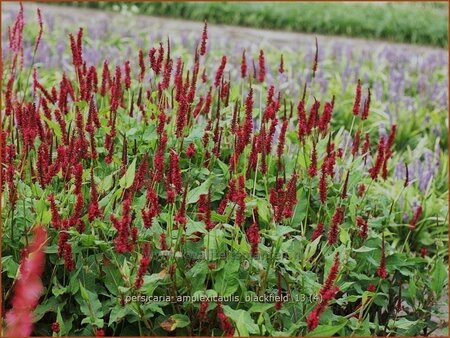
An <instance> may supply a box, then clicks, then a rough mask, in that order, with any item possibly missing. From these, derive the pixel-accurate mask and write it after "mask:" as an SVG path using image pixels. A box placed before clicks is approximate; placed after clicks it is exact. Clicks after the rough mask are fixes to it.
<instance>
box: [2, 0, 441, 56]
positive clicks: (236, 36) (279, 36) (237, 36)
mask: <svg viewBox="0 0 450 338" xmlns="http://www.w3.org/2000/svg"><path fill="white" fill-rule="evenodd" d="M1 6H2V10H3V9H12V8H17V7H18V4H17V3H13V2H2V4H1ZM26 6H27V8H29V9H30V8H33V10H34V11H35V9H36V8H37V7H39V8H41V10H42V11H43V12H44V13H46V14H49V15H50V14H51V15H54V16H58V17H59V18H61V19H64V18H70V19H71V20H74V18H76V20H77V21H79V22H80V24H81V23H87V22H92V21H96V20H98V19H101V18H103V19H104V18H108V19H109V20H111V21H112V20H114V19H115V18H118V17H124V16H126V17H129V19H130V20H133V21H136V20H139V21H140V22H145V24H146V25H148V27H149V29H152V30H154V29H159V30H161V31H164V32H167V35H172V36H173V35H175V34H177V33H182V32H183V33H190V32H195V33H196V34H198V32H201V30H202V28H203V23H201V22H194V21H188V20H182V19H173V18H161V17H155V16H146V15H134V14H121V13H115V12H105V11H99V10H95V9H87V8H75V7H69V6H54V5H48V4H39V5H37V4H35V3H27V4H26ZM208 30H209V32H210V34H211V36H222V37H226V38H227V39H229V40H230V41H231V42H233V43H234V42H236V43H238V42H239V41H240V40H242V39H246V40H250V41H252V42H255V43H256V42H260V43H261V44H270V45H272V46H275V47H282V46H286V45H289V44H295V45H308V46H309V45H311V42H312V41H314V39H315V37H317V39H318V40H319V42H320V45H321V46H326V45H328V44H331V43H340V44H343V45H348V44H350V45H353V46H354V47H356V48H358V47H361V48H367V47H370V48H373V49H379V48H385V47H387V48H392V49H401V50H403V51H408V52H410V53H411V54H422V53H426V52H433V51H434V52H442V53H445V54H447V53H448V52H447V50H446V49H442V48H436V47H429V46H419V45H409V44H399V43H393V42H387V41H378V40H364V39H357V38H348V37H342V36H328V35H316V34H304V33H293V32H282V33H280V31H274V30H264V29H255V28H247V27H237V26H228V25H213V24H211V25H209V27H208Z"/></svg>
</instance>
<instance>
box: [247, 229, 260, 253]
mask: <svg viewBox="0 0 450 338" xmlns="http://www.w3.org/2000/svg"><path fill="white" fill-rule="evenodd" d="M246 235H247V239H248V241H249V243H250V246H251V255H252V256H253V257H255V256H257V255H258V244H259V241H260V236H259V226H258V223H256V222H253V224H252V225H251V226H250V227H249V228H248V229H247V231H246Z"/></svg>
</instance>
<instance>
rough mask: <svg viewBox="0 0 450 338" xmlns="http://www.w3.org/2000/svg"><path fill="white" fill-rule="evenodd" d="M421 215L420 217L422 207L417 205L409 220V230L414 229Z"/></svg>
mask: <svg viewBox="0 0 450 338" xmlns="http://www.w3.org/2000/svg"><path fill="white" fill-rule="evenodd" d="M421 215H422V206H421V205H419V206H417V208H416V211H415V212H414V216H413V218H412V219H411V222H410V223H409V228H410V229H411V230H414V229H415V228H416V225H417V222H418V221H419V219H420V216H421Z"/></svg>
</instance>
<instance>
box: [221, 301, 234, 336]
mask: <svg viewBox="0 0 450 338" xmlns="http://www.w3.org/2000/svg"><path fill="white" fill-rule="evenodd" d="M217 317H218V319H219V323H220V327H221V329H222V330H223V332H224V334H225V336H227V337H232V336H233V335H234V327H233V325H232V324H231V322H230V319H229V318H228V317H227V315H226V314H225V313H224V312H223V308H222V305H221V304H217Z"/></svg>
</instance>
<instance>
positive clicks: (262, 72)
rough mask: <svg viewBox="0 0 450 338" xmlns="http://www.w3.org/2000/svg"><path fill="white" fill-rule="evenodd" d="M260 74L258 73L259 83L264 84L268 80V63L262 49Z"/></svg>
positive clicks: (260, 53)
mask: <svg viewBox="0 0 450 338" xmlns="http://www.w3.org/2000/svg"><path fill="white" fill-rule="evenodd" d="M258 63H259V72H258V80H259V82H264V79H265V78H266V61H265V59H264V51H263V50H262V49H261V50H260V51H259V58H258Z"/></svg>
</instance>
